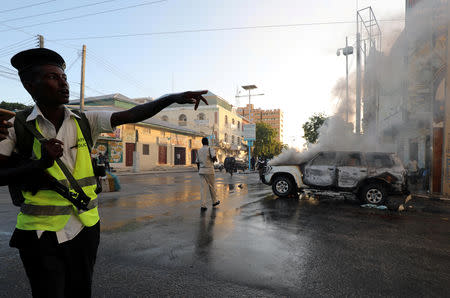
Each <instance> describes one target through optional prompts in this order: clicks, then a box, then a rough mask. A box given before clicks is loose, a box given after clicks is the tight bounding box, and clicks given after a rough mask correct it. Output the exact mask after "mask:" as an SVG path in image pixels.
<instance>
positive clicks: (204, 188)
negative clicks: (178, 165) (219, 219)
mask: <svg viewBox="0 0 450 298" xmlns="http://www.w3.org/2000/svg"><path fill="white" fill-rule="evenodd" d="M202 144H203V147H202V148H200V149H199V150H198V154H197V160H196V163H197V165H198V167H199V169H198V174H199V175H200V180H201V181H200V183H201V184H200V196H201V199H202V202H201V207H200V209H201V211H206V209H208V208H207V207H206V204H207V197H208V192H209V194H210V196H211V201H212V206H213V207H214V206H217V205H219V204H220V201H219V200H217V198H216V188H215V185H214V183H215V181H214V180H215V179H214V161H216V160H217V157H216V152H215V151H214V149H212V148H211V147H209V146H208V138H203V139H202Z"/></svg>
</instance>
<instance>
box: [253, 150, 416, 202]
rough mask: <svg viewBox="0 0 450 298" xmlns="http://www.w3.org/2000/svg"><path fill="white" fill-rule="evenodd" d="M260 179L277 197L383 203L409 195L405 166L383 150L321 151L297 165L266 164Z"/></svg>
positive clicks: (394, 156) (393, 155) (393, 154)
mask: <svg viewBox="0 0 450 298" xmlns="http://www.w3.org/2000/svg"><path fill="white" fill-rule="evenodd" d="M261 180H262V182H263V183H265V184H267V185H271V186H272V190H273V192H274V193H275V195H277V196H279V197H288V196H292V195H297V194H299V193H305V194H309V195H314V196H317V197H343V198H349V197H353V198H355V197H356V198H360V199H361V200H362V201H364V202H366V203H371V204H382V203H383V202H384V201H385V200H386V198H387V197H388V196H389V195H392V194H408V189H407V179H406V170H405V168H404V167H403V165H402V163H401V161H400V160H399V158H398V157H397V156H396V155H395V153H385V152H359V151H322V152H318V153H317V154H315V155H314V156H313V157H312V158H310V159H309V160H307V161H305V162H303V163H301V164H298V165H275V166H268V167H267V168H266V169H265V170H264V171H263V172H262V174H261Z"/></svg>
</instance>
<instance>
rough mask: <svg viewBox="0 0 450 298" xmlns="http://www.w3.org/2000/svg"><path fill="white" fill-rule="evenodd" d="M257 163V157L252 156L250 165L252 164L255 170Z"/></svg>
mask: <svg viewBox="0 0 450 298" xmlns="http://www.w3.org/2000/svg"><path fill="white" fill-rule="evenodd" d="M255 163H256V159H255V157H254V156H252V158H251V159H250V165H251V166H252V168H251V170H252V171H254V170H255Z"/></svg>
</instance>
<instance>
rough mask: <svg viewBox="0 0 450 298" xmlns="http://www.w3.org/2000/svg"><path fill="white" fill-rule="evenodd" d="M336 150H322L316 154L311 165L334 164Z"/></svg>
mask: <svg viewBox="0 0 450 298" xmlns="http://www.w3.org/2000/svg"><path fill="white" fill-rule="evenodd" d="M335 158H336V152H323V153H321V154H320V155H319V156H317V157H316V158H315V159H314V160H313V161H312V163H311V165H313V166H328V165H334V164H335Z"/></svg>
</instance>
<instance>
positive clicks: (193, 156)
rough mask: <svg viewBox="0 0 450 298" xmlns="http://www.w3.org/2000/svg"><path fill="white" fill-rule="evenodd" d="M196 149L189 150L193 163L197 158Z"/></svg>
mask: <svg viewBox="0 0 450 298" xmlns="http://www.w3.org/2000/svg"><path fill="white" fill-rule="evenodd" d="M197 154H198V151H197V149H192V150H191V164H195V160H196V159H197Z"/></svg>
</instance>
